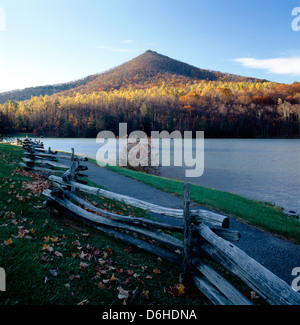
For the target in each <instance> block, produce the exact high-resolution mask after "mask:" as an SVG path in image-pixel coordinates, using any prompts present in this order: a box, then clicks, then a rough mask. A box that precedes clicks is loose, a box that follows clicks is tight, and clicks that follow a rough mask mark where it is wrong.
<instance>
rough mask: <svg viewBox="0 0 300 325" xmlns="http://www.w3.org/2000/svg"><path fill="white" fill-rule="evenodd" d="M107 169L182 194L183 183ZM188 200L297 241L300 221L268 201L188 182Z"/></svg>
mask: <svg viewBox="0 0 300 325" xmlns="http://www.w3.org/2000/svg"><path fill="white" fill-rule="evenodd" d="M107 168H108V169H110V170H112V171H115V172H117V173H120V174H122V175H125V176H127V177H130V178H133V179H135V180H137V181H139V182H142V183H145V184H148V185H151V186H153V187H155V188H157V189H159V190H162V191H165V192H168V193H172V194H175V195H177V196H179V197H182V196H183V189H184V182H181V181H177V180H172V179H168V178H163V177H159V176H155V175H148V174H146V173H141V172H137V171H133V170H129V169H125V168H121V167H115V166H113V167H112V166H107ZM191 200H192V201H194V202H195V203H197V204H199V205H202V206H204V207H207V208H211V209H213V210H215V211H219V212H222V213H225V214H227V215H229V216H232V217H234V218H237V219H239V220H242V221H245V222H246V223H248V224H251V225H253V226H256V227H259V228H261V229H263V230H265V231H267V232H270V233H273V234H276V235H278V236H282V237H284V238H286V239H289V240H291V241H293V242H296V243H300V221H299V220H298V219H296V218H295V217H292V216H288V215H286V214H285V213H283V211H282V209H281V208H278V207H275V206H272V205H271V204H269V203H265V202H258V201H254V200H250V199H247V198H244V197H242V196H239V195H236V194H232V193H229V192H223V191H218V190H215V189H209V188H205V187H202V186H198V185H193V184H192V185H191Z"/></svg>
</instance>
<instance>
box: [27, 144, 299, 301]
mask: <svg viewBox="0 0 300 325" xmlns="http://www.w3.org/2000/svg"><path fill="white" fill-rule="evenodd" d="M24 149H25V150H26V153H25V154H26V156H27V157H29V158H27V159H30V160H32V157H33V155H32V149H30V146H29V145H28V143H27V146H26V147H25V148H24ZM34 149H35V148H34ZM39 150H40V151H39V152H42V155H35V154H34V156H35V157H39V158H38V159H37V160H38V161H39V160H42V159H40V158H41V157H45V158H46V159H48V158H57V157H59V156H58V155H56V154H55V153H53V152H52V151H50V150H48V152H45V151H41V150H42V149H41V148H39ZM34 153H35V150H34ZM52 156H53V157H52ZM61 158H62V159H65V157H61ZM42 161H43V160H42ZM80 161H82V160H80V159H75V155H74V151H73V150H72V155H71V158H70V165H69V166H68V169H67V170H66V171H64V172H63V174H62V176H61V177H58V176H55V175H50V176H48V178H49V180H51V181H52V182H53V185H54V189H52V190H45V191H44V192H43V194H44V195H45V196H46V197H47V198H48V200H47V201H46V203H47V205H48V206H51V207H55V208H57V209H59V210H60V211H62V212H63V213H67V214H69V215H72V216H75V217H77V218H80V219H81V220H83V221H84V222H87V223H88V224H90V225H91V226H93V227H95V228H96V229H98V230H99V231H101V232H104V233H106V234H108V235H110V236H113V237H115V238H117V239H120V240H123V241H125V242H127V243H129V244H131V245H135V246H137V247H139V248H141V249H143V250H145V251H148V252H150V253H152V254H155V255H158V256H160V257H162V258H164V259H166V260H168V261H170V262H172V263H175V264H177V265H179V266H180V267H181V268H180V269H181V278H182V281H183V283H184V284H185V285H191V284H193V285H194V286H195V287H197V288H198V289H199V290H200V291H201V292H202V293H203V294H204V295H205V296H206V297H208V299H209V300H210V301H211V302H212V303H213V304H216V305H252V302H251V301H250V300H249V299H248V298H246V297H245V296H244V295H243V294H242V293H240V292H239V291H238V290H237V289H236V288H235V287H234V286H233V285H232V284H231V283H229V282H228V280H226V279H225V278H224V277H223V276H222V275H221V274H219V273H218V272H216V271H215V270H214V269H213V268H212V267H211V266H210V265H209V261H213V262H214V263H218V264H219V265H221V266H222V267H223V268H225V269H227V270H228V271H230V272H231V273H232V274H234V275H236V276H237V277H238V278H239V279H241V280H242V281H243V282H244V283H245V284H246V285H247V286H248V287H249V288H251V289H252V290H253V291H255V292H256V293H257V294H259V295H260V296H261V297H262V298H263V299H265V300H266V301H267V302H268V303H269V304H273V305H300V294H298V293H296V292H295V291H293V290H292V288H291V286H289V285H288V284H287V283H286V282H284V281H283V280H281V279H280V278H278V277H277V276H276V275H274V274H273V273H272V272H270V271H269V270H268V269H266V268H265V267H264V266H262V265H261V264H259V263H258V262H257V261H255V260H254V259H252V258H251V257H249V256H248V255H247V254H246V253H245V252H243V251H242V250H240V249H239V248H238V247H236V246H235V245H234V244H233V242H234V241H238V240H239V239H240V234H239V233H238V232H236V231H232V230H230V229H229V218H228V217H226V216H223V215H221V214H218V213H215V212H212V211H209V210H205V209H201V208H199V209H193V210H192V209H190V185H189V184H186V185H185V190H184V207H183V209H173V208H167V207H162V206H159V205H155V204H152V203H149V202H145V201H142V200H138V199H135V198H132V197H129V196H125V195H120V194H117V193H113V192H110V191H107V190H104V189H101V188H95V187H91V186H87V185H86V184H82V181H81V180H79V178H78V177H80V175H82V174H81V170H82V169H85V167H84V166H81V165H80ZM25 162H26V163H28V161H26V160H25ZM30 162H31V161H29V163H30ZM48 162H49V161H48V160H47V164H48ZM50 162H51V161H50ZM35 163H37V162H36V161H35ZM38 163H40V162H38ZM43 164H45V162H43ZM48 166H52V167H54V166H53V165H51V164H48ZM57 166H58V165H57ZM26 167H27V168H32V166H30V165H29V166H28V165H27V164H26ZM34 168H37V167H35V166H34ZM41 168H44V167H41ZM34 170H37V169H34ZM49 170H50V171H51V172H55V171H53V170H51V169H49ZM79 192H84V193H88V194H91V195H95V196H99V197H103V198H108V199H112V200H117V201H120V202H123V203H125V204H128V205H131V206H134V207H138V208H141V209H144V210H146V211H148V212H153V213H156V214H161V215H165V216H171V217H174V218H177V219H182V221H183V222H182V223H180V224H181V225H178V226H174V225H169V224H167V223H162V222H158V221H154V220H149V219H146V218H137V217H132V216H125V215H119V214H115V213H112V212H109V211H106V210H104V209H101V207H96V206H95V205H93V204H91V203H90V202H88V201H86V200H84V199H82V198H81V197H79V196H78V195H77V193H79ZM87 210H88V211H87ZM170 232H171V233H170ZM173 232H177V233H180V234H182V239H178V238H179V237H178V236H177V237H175V236H173V234H172V233H173ZM142 238H143V239H142ZM144 238H147V239H148V240H146V239H144ZM149 240H150V241H149ZM153 241H155V243H156V244H154V243H153ZM175 250H176V251H180V252H181V254H180V255H178V254H177V253H175Z"/></svg>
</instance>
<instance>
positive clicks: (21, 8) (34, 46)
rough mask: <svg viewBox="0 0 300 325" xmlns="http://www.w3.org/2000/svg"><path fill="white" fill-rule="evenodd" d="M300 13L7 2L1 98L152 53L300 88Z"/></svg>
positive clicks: (217, 6) (167, 4)
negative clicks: (296, 84)
mask: <svg viewBox="0 0 300 325" xmlns="http://www.w3.org/2000/svg"><path fill="white" fill-rule="evenodd" d="M296 7H300V0H298V1H295V0H276V1H274V0H273V1H272V0H259V1H257V0H251V1H245V0H227V1H224V0H209V1H202V0H147V1H146V0H109V1H108V0H105V1H103V0H85V1H82V0H81V1H78V0H72V1H71V0H0V92H1V91H7V90H12V89H17V88H24V87H30V86H37V85H45V84H53V83H60V82H67V81H72V80H76V79H80V78H83V77H85V76H87V75H91V74H95V73H99V72H103V71H105V70H108V69H110V68H112V67H115V66H116V65H119V64H121V63H123V62H126V61H128V60H130V59H132V58H134V57H136V56H138V55H140V54H142V53H143V52H145V51H146V50H148V49H151V50H154V51H157V52H159V53H161V54H164V55H167V56H170V57H172V58H174V59H178V60H180V61H183V62H186V63H189V64H192V65H194V66H197V67H200V68H204V69H212V70H218V71H222V72H229V73H235V74H239V75H245V76H251V77H258V78H265V79H268V80H271V81H277V82H286V83H290V82H293V81H300V31H299V32H296V31H294V30H293V29H292V22H293V20H294V19H295V18H296V19H297V16H292V10H293V8H296ZM298 15H299V16H300V10H299V14H298ZM294 25H296V26H297V25H298V23H297V21H295V24H294ZM299 26H300V21H299Z"/></svg>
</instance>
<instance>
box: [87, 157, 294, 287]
mask: <svg viewBox="0 0 300 325" xmlns="http://www.w3.org/2000/svg"><path fill="white" fill-rule="evenodd" d="M84 165H86V166H88V168H89V169H88V170H87V171H85V173H86V174H88V176H89V177H88V178H89V180H91V181H93V182H94V183H96V184H99V185H101V186H103V187H105V188H106V189H107V190H109V191H113V192H116V193H119V194H123V195H128V196H132V197H135V198H137V199H141V200H144V201H148V202H151V203H154V204H158V205H162V206H166V207H174V208H181V207H182V206H183V200H182V199H180V198H178V197H176V196H174V195H172V194H169V193H165V192H163V191H160V190H157V189H155V188H153V187H151V186H149V185H145V184H143V183H140V182H137V181H135V180H133V179H131V178H128V177H126V176H123V175H120V174H118V173H115V172H112V171H110V170H107V169H105V168H102V167H98V166H95V165H93V164H91V163H88V162H87V163H84ZM163 219H164V221H167V222H169V223H174V222H181V220H178V219H176V218H172V217H163ZM230 229H232V230H237V231H239V232H240V234H241V239H240V241H239V242H236V243H234V245H236V246H237V247H239V248H241V249H242V250H243V251H244V252H245V253H247V254H248V255H249V256H250V257H252V258H254V259H255V260H257V261H258V262H259V263H261V264H262V265H264V266H265V267H266V268H267V269H269V270H270V271H272V272H273V273H274V274H276V275H277V276H278V277H280V278H281V279H283V280H284V281H286V282H287V283H288V284H291V283H292V280H293V279H294V277H292V275H291V273H292V270H293V269H294V268H295V267H300V245H296V244H293V243H291V242H288V241H286V240H283V239H280V238H278V237H276V236H273V235H270V234H267V233H265V232H263V231H261V230H259V229H257V228H255V227H252V226H249V225H246V224H245V223H243V222H240V221H238V220H236V219H234V218H230Z"/></svg>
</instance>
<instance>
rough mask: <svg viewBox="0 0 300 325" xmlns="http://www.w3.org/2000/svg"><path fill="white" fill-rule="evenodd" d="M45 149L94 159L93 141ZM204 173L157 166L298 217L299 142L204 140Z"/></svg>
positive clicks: (57, 142) (50, 141)
mask: <svg viewBox="0 0 300 325" xmlns="http://www.w3.org/2000/svg"><path fill="white" fill-rule="evenodd" d="M41 141H43V142H44V144H45V148H48V147H51V148H52V149H54V150H63V151H70V150H71V148H75V153H76V154H82V155H85V156H87V157H90V158H93V159H95V158H96V154H97V151H98V149H99V148H100V146H101V145H100V144H97V143H96V140H95V139H57V138H43V139H41ZM204 161H205V164H204V173H203V175H202V176H201V177H198V178H186V177H185V170H186V168H185V167H174V166H170V167H161V173H160V174H161V176H164V177H168V178H172V179H179V180H184V181H189V182H191V183H194V184H197V185H202V186H205V187H209V188H215V189H219V190H223V191H228V192H233V193H236V194H240V195H242V196H245V197H248V198H252V199H256V200H259V201H268V202H271V203H274V204H276V205H279V206H281V207H283V208H284V209H285V210H286V211H287V212H288V211H295V212H296V213H297V214H300V140H299V139H205V155H204Z"/></svg>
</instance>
